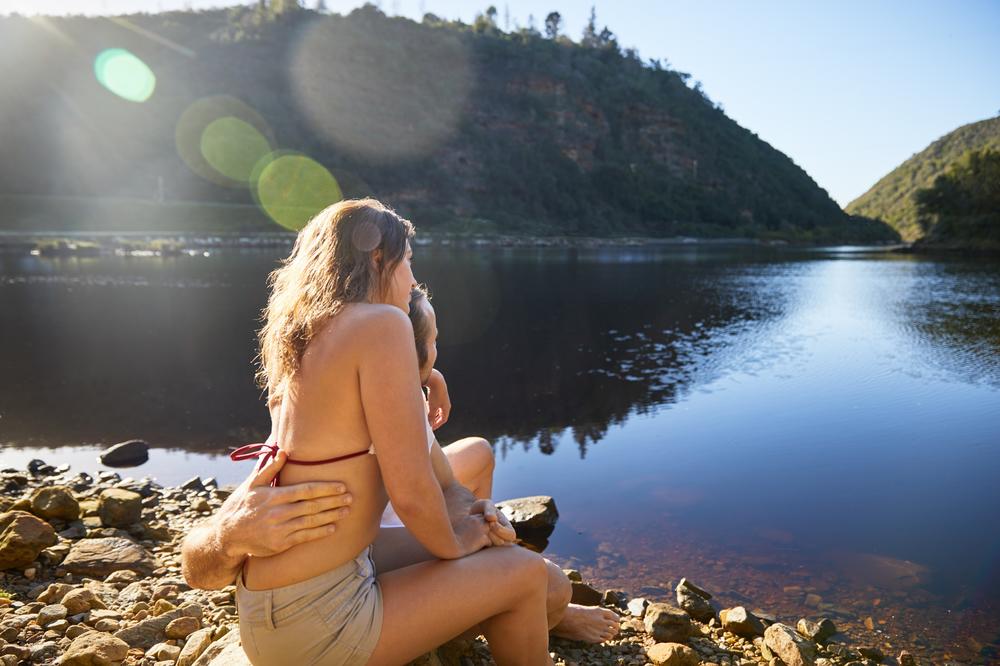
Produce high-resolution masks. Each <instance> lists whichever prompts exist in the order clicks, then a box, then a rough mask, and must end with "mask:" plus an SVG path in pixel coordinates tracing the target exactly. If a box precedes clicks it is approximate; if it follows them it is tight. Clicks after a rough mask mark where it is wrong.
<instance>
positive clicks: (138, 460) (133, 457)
mask: <svg viewBox="0 0 1000 666" xmlns="http://www.w3.org/2000/svg"><path fill="white" fill-rule="evenodd" d="M147 460H149V444H148V443H146V442H144V441H142V440H141V439H130V440H128V441H127V442H122V443H120V444H115V445H114V446H112V447H110V448H108V449H106V450H105V451H104V453H102V454H101V463H102V464H105V465H107V466H108V467H133V466H136V465H141V464H143V463H144V462H146V461H147Z"/></svg>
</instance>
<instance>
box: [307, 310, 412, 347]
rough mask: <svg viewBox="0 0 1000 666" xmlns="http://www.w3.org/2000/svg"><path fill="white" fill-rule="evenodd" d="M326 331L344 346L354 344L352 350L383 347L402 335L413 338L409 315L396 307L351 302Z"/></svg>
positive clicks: (328, 323)
mask: <svg viewBox="0 0 1000 666" xmlns="http://www.w3.org/2000/svg"><path fill="white" fill-rule="evenodd" d="M324 329H325V330H324V332H325V333H328V334H330V335H333V336H336V337H337V338H338V339H339V341H340V342H341V343H343V342H344V341H345V339H347V340H351V341H352V343H353V344H352V345H351V346H352V347H354V346H356V348H359V349H363V348H365V347H368V346H372V345H380V346H381V345H382V344H383V343H384V342H385V341H387V340H389V339H394V338H396V337H400V336H406V337H408V338H412V337H413V326H412V324H410V318H409V317H407V316H406V313H405V312H403V311H402V310H400V309H399V308H397V307H395V306H393V305H384V304H381V303H352V304H351V305H349V306H348V307H346V308H344V310H343V311H341V312H340V313H339V314H338V315H337V316H336V317H334V318H333V319H331V320H330V321H329V322H327V324H326V326H324ZM324 337H325V336H324Z"/></svg>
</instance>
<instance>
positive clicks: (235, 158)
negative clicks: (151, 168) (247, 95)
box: [174, 95, 275, 188]
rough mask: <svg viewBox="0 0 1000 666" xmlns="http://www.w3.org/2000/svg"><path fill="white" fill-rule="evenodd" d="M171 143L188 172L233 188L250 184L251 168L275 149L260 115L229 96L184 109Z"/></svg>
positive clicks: (208, 99)
mask: <svg viewBox="0 0 1000 666" xmlns="http://www.w3.org/2000/svg"><path fill="white" fill-rule="evenodd" d="M174 140H175V142H176V145H177V154H178V155H180V157H181V159H182V160H184V163H185V164H187V166H188V168H189V169H191V170H192V171H194V172H195V173H196V174H198V175H199V176H201V177H202V178H204V179H205V180H208V181H211V182H213V183H215V184H216V185H222V186H225V187H233V188H245V187H248V186H249V185H250V184H251V183H250V178H251V177H252V175H253V170H254V167H255V166H256V165H257V164H258V163H259V162H260V161H261V160H262V159H263V158H264V157H265V156H266V155H268V154H269V153H270V152H271V151H272V150H274V145H275V143H274V138H273V136H272V134H271V131H270V128H269V127H268V125H267V122H266V121H265V120H264V119H263V118H262V117H261V115H260V114H259V113H257V112H256V111H254V110H253V109H252V108H251V107H250V106H248V105H247V104H246V103H244V102H242V101H240V100H238V99H236V98H235V97H230V96H229V95H214V96H212V97H204V98H202V99H199V100H198V101H196V102H195V103H194V104H192V105H191V106H189V107H188V108H187V109H185V110H184V113H182V114H181V117H180V119H178V121H177V127H176V129H175V131H174Z"/></svg>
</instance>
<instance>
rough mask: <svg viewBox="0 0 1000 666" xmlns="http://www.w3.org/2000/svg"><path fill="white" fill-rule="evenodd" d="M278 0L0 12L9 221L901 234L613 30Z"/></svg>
mask: <svg viewBox="0 0 1000 666" xmlns="http://www.w3.org/2000/svg"><path fill="white" fill-rule="evenodd" d="M276 5H277V6H280V3H272V8H266V7H253V8H248V7H235V8H231V9H226V10H212V11H205V12H171V13H163V14H155V15H132V16H127V17H116V18H110V19H109V18H82V17H69V18H47V19H40V18H39V19H26V18H21V17H8V18H0V55H2V56H3V57H2V58H0V62H2V64H0V67H3V68H4V72H3V76H4V82H5V86H6V89H5V94H4V96H3V98H2V101H0V142H2V144H0V145H3V146H4V148H5V153H6V156H7V159H5V160H2V161H0V198H2V199H3V201H4V202H5V205H4V206H2V207H0V227H2V228H7V229H10V228H19V229H24V228H30V229H36V228H59V229H62V228H66V227H68V228H69V229H81V230H90V229H114V230H120V229H135V230H140V229H141V230H145V229H151V230H154V231H157V230H163V231H166V230H172V228H173V227H177V226H179V227H182V228H189V227H190V226H191V225H192V224H195V223H194V222H192V220H199V222H198V223H197V224H203V223H204V224H207V226H209V227H212V228H211V229H206V230H217V227H218V225H213V224H212V222H211V221H210V220H212V219H213V215H214V212H213V211H214V210H218V211H219V219H220V223H219V224H220V225H222V226H223V227H224V228H230V229H239V230H242V231H252V230H255V229H273V228H274V225H273V224H272V223H270V222H269V221H268V220H267V217H266V216H265V215H264V214H263V213H262V212H260V210H258V208H255V207H253V205H254V204H258V205H259V208H260V209H263V210H264V211H266V212H267V213H268V214H269V215H271V217H274V218H276V219H280V220H281V221H282V222H283V223H284V224H285V226H289V227H294V226H295V225H296V224H299V223H301V220H302V219H304V218H305V217H306V216H307V215H308V214H309V212H310V211H311V210H312V209H313V208H314V207H315V206H317V205H320V204H321V203H322V202H323V201H327V200H329V199H330V198H331V197H336V196H339V195H340V193H341V192H342V193H343V194H344V195H346V196H355V195H363V194H373V195H374V196H377V197H379V198H382V199H384V200H386V201H387V202H389V203H391V204H392V205H394V206H396V207H397V208H398V209H400V210H401V212H403V213H404V214H406V215H408V216H410V217H411V218H412V219H413V220H414V221H415V222H416V224H417V225H418V227H420V228H424V229H441V230H449V231H465V232H483V233H514V234H537V235H548V234H565V235H595V236H616V235H626V234H628V235H646V236H675V235H689V236H698V237H735V236H742V237H756V238H784V239H789V240H797V241H852V240H853V241H864V240H887V239H892V238H893V237H894V234H893V233H892V232H891V230H889V229H888V228H887V227H885V226H884V225H882V224H880V223H876V222H872V221H869V220H864V219H861V218H851V217H848V216H847V215H846V214H844V213H843V211H841V210H840V208H839V207H838V206H837V204H836V203H835V202H834V201H833V200H832V199H831V198H830V197H829V196H828V194H827V193H826V191H825V190H823V189H822V188H820V187H819V186H818V185H817V184H816V183H815V182H814V181H813V180H812V179H811V178H810V177H809V176H808V174H806V173H805V172H804V171H803V170H802V169H801V168H799V167H798V166H797V165H795V164H794V163H793V162H792V160H790V159H789V158H788V157H787V156H785V155H784V154H782V153H780V152H779V151H777V150H775V149H774V148H772V147H771V146H770V145H769V144H767V143H766V142H765V141H763V140H761V139H760V138H758V137H757V136H756V135H755V134H753V133H752V132H749V131H747V130H746V129H744V128H742V127H740V126H739V125H737V124H736V123H735V122H734V121H732V120H731V119H730V118H728V117H727V116H726V115H725V113H724V112H723V111H722V110H721V108H720V107H719V106H717V105H716V104H714V103H713V102H712V101H711V100H709V99H708V98H707V97H706V96H705V95H704V94H703V93H702V92H701V89H700V86H699V85H695V86H693V87H689V86H688V84H687V81H688V78H689V75H687V74H685V73H682V72H677V71H674V70H671V69H669V67H665V66H664V65H663V64H662V63H659V62H652V61H650V62H643V61H642V60H641V59H640V58H639V56H638V54H637V53H635V52H634V51H631V50H622V49H621V48H620V47H619V46H618V44H617V42H616V41H615V39H614V37H613V34H611V33H610V32H609V31H607V30H605V31H603V32H601V33H600V34H599V35H598V34H592V35H590V36H589V37H588V38H587V39H584V40H581V41H582V43H574V42H572V41H571V40H569V39H568V38H566V37H565V36H555V37H553V38H549V37H543V36H542V35H540V34H539V33H538V32H537V31H535V30H533V29H520V30H518V31H516V32H503V31H501V30H499V29H498V28H497V27H496V25H495V23H494V18H493V16H490V15H487V16H483V17H481V18H480V19H479V20H477V22H476V24H475V25H472V26H470V25H464V24H461V23H455V22H447V21H442V20H440V19H437V18H436V17H434V16H432V15H427V16H426V17H425V18H424V21H423V22H422V23H416V22H413V21H410V20H408V19H403V18H389V17H386V16H385V15H383V14H382V13H381V12H379V11H378V10H377V9H375V8H373V7H371V6H366V7H365V8H362V9H359V10H356V11H354V12H352V13H351V14H350V15H348V16H339V15H325V14H318V13H316V12H312V11H306V10H295V11H285V12H280V11H278V10H276V9H274V8H273V7H274V6H276ZM121 49H124V51H122V50H121ZM270 151H278V152H270ZM304 156H308V159H306V157H304ZM279 158H281V159H279ZM331 175H332V178H331ZM49 200H51V201H54V202H56V203H55V204H53V205H54V206H55V207H54V208H52V209H51V210H48V209H46V206H47V204H45V203H44V202H46V201H49ZM201 203H205V204H210V205H211V206H213V207H215V208H213V209H211V210H208V211H207V212H206V210H202V209H199V208H198V205H199V204H201ZM226 206H230V207H231V209H230V210H228V212H226ZM195 209H197V210H195ZM176 210H191V211H192V212H191V216H190V219H188V218H185V219H183V220H172V218H171V216H172V215H173V213H171V212H170V211H176ZM130 211H134V212H131V213H130ZM68 218H71V219H68ZM205 219H208V220H209V222H207V223H205V222H201V220H205ZM221 220H225V222H224V223H223V222H221ZM289 220H291V221H289ZM168 228H170V229H168Z"/></svg>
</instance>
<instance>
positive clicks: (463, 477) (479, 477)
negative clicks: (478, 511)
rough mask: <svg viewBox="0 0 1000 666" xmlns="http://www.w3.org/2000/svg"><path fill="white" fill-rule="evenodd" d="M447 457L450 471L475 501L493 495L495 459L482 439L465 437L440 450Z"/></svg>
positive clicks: (487, 443)
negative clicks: (474, 497)
mask: <svg viewBox="0 0 1000 666" xmlns="http://www.w3.org/2000/svg"><path fill="white" fill-rule="evenodd" d="M441 450H442V451H444V454H445V456H447V457H448V464H449V465H451V471H452V473H453V474H454V475H455V479H457V480H458V482H459V483H461V484H462V485H463V486H465V487H466V488H468V489H469V490H470V491H471V492H472V494H473V495H475V496H476V499H488V498H490V497H491V496H492V495H493V468H494V467H495V459H494V457H493V449H492V448H491V447H490V443H489V442H487V441H486V440H485V439H483V438H482V437H465V438H463V439H460V440H458V441H456V442H452V443H451V444H449V445H448V446H445V447H443V448H442V449H441Z"/></svg>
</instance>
